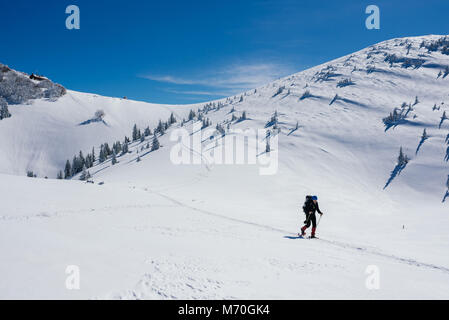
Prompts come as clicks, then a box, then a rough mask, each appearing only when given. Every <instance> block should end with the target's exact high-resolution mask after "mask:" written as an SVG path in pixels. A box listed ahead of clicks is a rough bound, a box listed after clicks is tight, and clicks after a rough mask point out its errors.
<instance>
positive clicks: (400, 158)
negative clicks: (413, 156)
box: [398, 147, 409, 167]
mask: <svg viewBox="0 0 449 320" xmlns="http://www.w3.org/2000/svg"><path fill="white" fill-rule="evenodd" d="M408 162H409V158H408V157H407V156H406V155H405V154H404V152H403V151H402V147H401V148H400V149H399V156H398V165H399V166H401V167H402V166H405V165H406V164H407V163H408Z"/></svg>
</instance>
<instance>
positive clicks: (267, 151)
mask: <svg viewBox="0 0 449 320" xmlns="http://www.w3.org/2000/svg"><path fill="white" fill-rule="evenodd" d="M270 151H271V147H270V139H267V144H266V146H265V152H266V153H270Z"/></svg>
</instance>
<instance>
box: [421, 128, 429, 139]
mask: <svg viewBox="0 0 449 320" xmlns="http://www.w3.org/2000/svg"><path fill="white" fill-rule="evenodd" d="M427 138H429V136H428V135H427V131H426V129H424V131H423V133H422V136H421V140H422V141H424V140H426V139H427Z"/></svg>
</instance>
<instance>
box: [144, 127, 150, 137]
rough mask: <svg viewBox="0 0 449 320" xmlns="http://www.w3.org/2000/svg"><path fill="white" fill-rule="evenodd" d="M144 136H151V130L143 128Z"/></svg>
mask: <svg viewBox="0 0 449 320" xmlns="http://www.w3.org/2000/svg"><path fill="white" fill-rule="evenodd" d="M144 135H145V137H148V136H151V130H150V127H146V128H145V131H144Z"/></svg>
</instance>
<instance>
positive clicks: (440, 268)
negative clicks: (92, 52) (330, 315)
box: [146, 189, 449, 274]
mask: <svg viewBox="0 0 449 320" xmlns="http://www.w3.org/2000/svg"><path fill="white" fill-rule="evenodd" d="M146 191H147V192H151V193H153V194H156V195H159V196H160V197H163V198H164V199H166V200H168V201H170V202H172V203H174V204H176V205H178V206H180V207H183V208H187V209H190V210H192V211H194V212H197V213H200V214H206V215H209V216H213V217H217V218H220V219H226V220H228V221H233V222H237V223H241V224H246V225H250V226H253V227H256V228H262V229H265V230H268V231H272V232H277V233H282V234H284V235H285V234H290V235H291V234H292V233H291V232H290V231H286V230H283V229H279V228H275V227H271V226H267V225H263V224H259V223H255V222H251V221H246V220H241V219H237V218H232V217H228V216H225V215H221V214H218V213H214V212H211V211H208V210H204V209H200V208H197V207H194V206H191V205H188V204H185V203H183V202H181V201H179V200H176V199H174V198H172V197H170V196H168V195H166V194H162V193H160V192H155V191H151V190H149V189H146ZM315 240H318V241H319V242H322V243H326V244H328V245H332V246H337V247H340V248H343V249H349V250H353V251H356V252H358V253H360V254H369V255H374V256H378V257H381V258H385V259H389V260H394V261H396V262H399V263H403V264H407V265H411V266H415V267H424V268H427V269H431V270H435V271H441V272H444V273H447V274H449V268H448V267H444V266H438V265H435V264H431V263H425V262H420V261H417V260H415V259H411V258H404V257H400V256H396V255H393V254H388V253H384V252H381V251H377V250H375V249H369V248H365V247H361V246H358V245H355V244H351V243H347V242H342V241H334V240H327V239H323V238H320V239H315ZM312 241H313V240H312Z"/></svg>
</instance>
